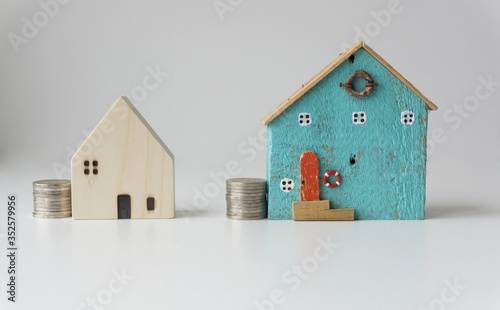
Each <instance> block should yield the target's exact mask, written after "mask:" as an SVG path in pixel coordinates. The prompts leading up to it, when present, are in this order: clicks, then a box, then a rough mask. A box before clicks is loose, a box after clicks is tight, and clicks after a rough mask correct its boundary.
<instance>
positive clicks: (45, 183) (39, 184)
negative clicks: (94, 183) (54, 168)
mask: <svg viewBox="0 0 500 310" xmlns="http://www.w3.org/2000/svg"><path fill="white" fill-rule="evenodd" d="M47 187H49V188H54V187H55V188H68V187H71V181H70V180H38V181H35V182H33V188H47Z"/></svg>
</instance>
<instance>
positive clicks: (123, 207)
mask: <svg viewBox="0 0 500 310" xmlns="http://www.w3.org/2000/svg"><path fill="white" fill-rule="evenodd" d="M117 203H118V218H119V219H129V218H130V217H131V216H132V212H131V208H130V195H118V197H117Z"/></svg>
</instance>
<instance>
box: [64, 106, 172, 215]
mask: <svg viewBox="0 0 500 310" xmlns="http://www.w3.org/2000/svg"><path fill="white" fill-rule="evenodd" d="M71 191H72V208H73V218H74V219H139V218H141V219H142V218H173V217H174V209H175V207H174V201H175V197H174V156H173V154H172V152H170V150H169V149H168V147H167V146H166V145H165V144H164V143H163V142H162V140H161V139H160V138H159V137H158V135H157V134H156V133H155V132H154V131H153V129H152V128H151V127H150V126H149V124H148V123H147V122H146V120H145V119H144V118H143V117H142V116H141V114H140V113H139V111H137V109H136V108H135V107H134V105H133V104H132V103H131V102H130V101H129V100H128V99H127V98H126V97H120V98H119V99H118V100H117V101H116V102H115V104H114V105H113V106H112V107H111V109H110V110H109V111H108V113H107V114H106V115H105V116H104V118H103V119H102V120H101V122H100V123H99V124H98V125H97V127H96V128H95V129H94V130H93V131H92V133H91V134H90V136H89V137H88V138H87V140H85V142H84V143H83V144H82V146H81V147H80V148H79V149H78V151H77V152H76V153H75V155H74V156H73V158H72V160H71Z"/></svg>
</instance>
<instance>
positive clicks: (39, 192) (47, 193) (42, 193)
mask: <svg viewBox="0 0 500 310" xmlns="http://www.w3.org/2000/svg"><path fill="white" fill-rule="evenodd" d="M33 195H39V196H55V195H61V196H71V188H68V189H54V190H45V189H33Z"/></svg>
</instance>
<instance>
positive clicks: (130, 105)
mask: <svg viewBox="0 0 500 310" xmlns="http://www.w3.org/2000/svg"><path fill="white" fill-rule="evenodd" d="M122 106H125V107H126V108H128V109H129V112H132V114H133V115H135V116H136V117H137V119H139V121H140V122H141V123H142V124H143V125H144V126H145V127H146V129H147V130H148V131H149V133H151V136H152V137H153V138H154V139H155V140H156V142H157V143H158V144H159V145H160V146H161V147H162V149H163V150H164V151H165V152H166V153H167V154H168V155H169V156H170V158H172V159H173V158H174V154H173V153H172V152H171V151H170V149H169V148H168V147H167V146H166V145H165V143H163V141H162V140H161V139H160V137H159V136H158V134H157V133H156V132H155V131H154V130H153V128H151V126H150V125H149V124H148V122H147V121H146V120H145V119H144V117H143V116H142V115H141V113H139V111H138V110H137V109H136V107H135V106H134V104H133V103H132V102H130V100H129V99H128V98H127V97H126V96H121V97H120V98H118V100H116V102H115V103H114V104H113V106H111V108H110V109H109V110H108V112H107V113H106V115H104V117H103V118H102V119H101V121H100V122H99V124H97V126H96V127H95V128H94V130H93V131H92V132H91V133H90V134H89V136H88V137H87V139H86V140H85V141H84V142H83V144H82V145H81V146H80V148H79V149H78V150H77V151H76V153H75V155H76V154H78V153H79V152H80V150H81V148H82V147H83V146H84V145H85V144H86V143H87V141H88V140H89V138H90V137H91V136H92V135H93V134H94V132H95V131H96V130H97V129H98V128H99V126H100V125H101V123H103V122H104V121H105V120H106V119H107V118H108V115H109V114H110V113H113V110H114V109H116V108H119V107H122Z"/></svg>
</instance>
